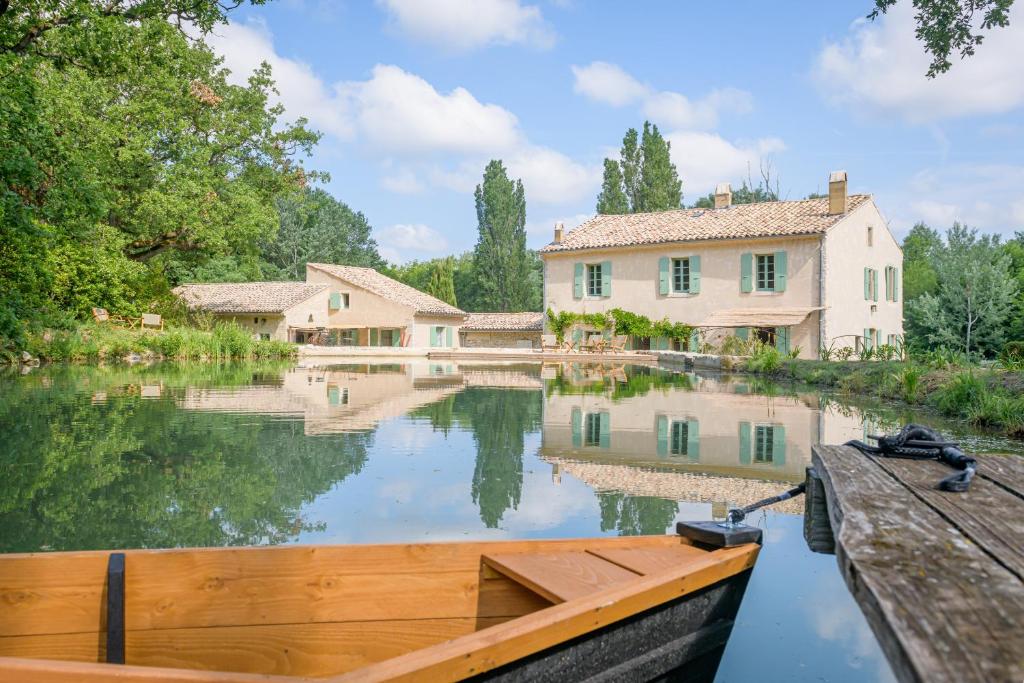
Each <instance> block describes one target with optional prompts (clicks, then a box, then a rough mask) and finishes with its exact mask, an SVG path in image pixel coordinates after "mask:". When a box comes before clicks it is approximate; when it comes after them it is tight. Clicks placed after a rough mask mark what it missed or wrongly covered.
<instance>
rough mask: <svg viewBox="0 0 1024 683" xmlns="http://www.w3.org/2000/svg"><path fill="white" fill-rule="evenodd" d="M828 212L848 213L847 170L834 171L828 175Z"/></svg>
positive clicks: (832, 214)
mask: <svg viewBox="0 0 1024 683" xmlns="http://www.w3.org/2000/svg"><path fill="white" fill-rule="evenodd" d="M828 213H829V215H830V216H835V215H837V214H841V213H846V171H832V173H830V174H829V176H828Z"/></svg>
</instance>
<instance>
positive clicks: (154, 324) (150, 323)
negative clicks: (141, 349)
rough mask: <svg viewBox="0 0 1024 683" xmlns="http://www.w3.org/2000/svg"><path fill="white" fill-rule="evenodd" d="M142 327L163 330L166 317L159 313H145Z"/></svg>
mask: <svg viewBox="0 0 1024 683" xmlns="http://www.w3.org/2000/svg"><path fill="white" fill-rule="evenodd" d="M141 325H142V329H144V330H146V329H150V330H163V329H164V319H163V316H161V315H160V314H158V313H143V314H142V320H141Z"/></svg>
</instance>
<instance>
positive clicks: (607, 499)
mask: <svg viewBox="0 0 1024 683" xmlns="http://www.w3.org/2000/svg"><path fill="white" fill-rule="evenodd" d="M597 501H598V504H599V505H600V506H601V531H612V530H616V531H618V532H619V535H620V536H640V535H648V534H663V533H665V529H667V528H668V525H669V524H671V523H672V520H673V519H675V517H676V514H678V512H679V503H677V502H676V501H674V500H665V499H663V498H650V497H648V496H631V495H629V494H626V493H609V492H602V493H598V494H597Z"/></svg>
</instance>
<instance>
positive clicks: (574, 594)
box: [481, 544, 707, 603]
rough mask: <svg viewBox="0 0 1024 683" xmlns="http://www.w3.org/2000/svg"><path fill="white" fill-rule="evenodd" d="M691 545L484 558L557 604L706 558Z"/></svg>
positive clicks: (521, 554) (508, 575)
mask: <svg viewBox="0 0 1024 683" xmlns="http://www.w3.org/2000/svg"><path fill="white" fill-rule="evenodd" d="M706 554H707V553H706V552H705V551H703V550H700V549H698V548H694V547H692V546H688V545H682V544H680V545H673V546H664V547H647V548H644V547H639V548H594V549H586V550H570V551H563V552H557V553H501V554H485V555H483V556H482V557H481V559H482V561H483V564H484V566H486V567H490V568H491V569H493V570H494V571H496V572H498V573H500V574H502V575H504V576H507V577H508V578H510V579H512V580H513V581H516V582H517V583H520V584H522V585H523V586H525V587H526V588H529V589H530V590H532V591H533V592H535V593H537V594H538V595H540V596H542V597H544V598H547V599H548V600H550V601H552V602H554V603H560V602H566V601H568V600H573V599H575V598H581V597H584V596H586V595H590V594H591V593H596V592H598V591H601V590H604V589H606V588H609V587H611V586H615V585H618V584H622V583H627V582H629V581H634V580H636V579H639V578H640V577H641V576H645V575H647V574H653V573H656V572H659V571H662V570H665V569H669V568H673V567H675V568H678V567H680V566H681V565H683V564H685V563H688V562H692V561H695V560H698V559H700V558H701V557H704V556H705V555H706Z"/></svg>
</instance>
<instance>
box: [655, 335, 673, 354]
mask: <svg viewBox="0 0 1024 683" xmlns="http://www.w3.org/2000/svg"><path fill="white" fill-rule="evenodd" d="M671 343H672V341H671V340H670V339H669V338H668V337H658V349H659V350H661V351H668V349H669V345H670V344H671Z"/></svg>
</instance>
